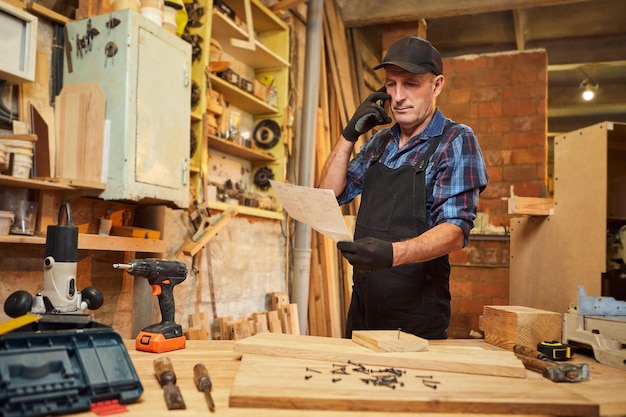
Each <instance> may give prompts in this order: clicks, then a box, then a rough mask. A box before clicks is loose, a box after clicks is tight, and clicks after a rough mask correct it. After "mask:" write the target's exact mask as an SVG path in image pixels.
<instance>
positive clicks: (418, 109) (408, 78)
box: [385, 65, 444, 130]
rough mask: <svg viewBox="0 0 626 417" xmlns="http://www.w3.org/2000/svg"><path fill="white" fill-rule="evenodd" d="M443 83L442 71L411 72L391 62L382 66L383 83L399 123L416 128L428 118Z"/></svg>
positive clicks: (403, 126) (402, 125)
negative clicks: (438, 73) (435, 72)
mask: <svg viewBox="0 0 626 417" xmlns="http://www.w3.org/2000/svg"><path fill="white" fill-rule="evenodd" d="M443 83H444V81H443V76H442V75H435V74H433V73H426V74H413V73H411V72H407V71H404V70H403V69H401V68H398V67H396V66H393V65H389V66H387V67H385V87H386V88H387V93H388V94H389V95H390V96H391V103H390V107H391V111H392V112H393V116H394V118H395V119H396V121H397V122H398V124H400V127H402V128H403V129H409V130H412V129H418V128H420V127H424V126H425V125H426V124H427V123H428V122H429V121H430V116H431V115H432V113H433V112H434V111H435V98H436V97H437V96H438V95H439V93H440V92H441V88H442V87H443Z"/></svg>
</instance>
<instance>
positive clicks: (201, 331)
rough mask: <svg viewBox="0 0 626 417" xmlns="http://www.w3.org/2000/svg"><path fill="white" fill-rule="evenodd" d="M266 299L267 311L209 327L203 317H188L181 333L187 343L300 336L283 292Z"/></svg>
mask: <svg viewBox="0 0 626 417" xmlns="http://www.w3.org/2000/svg"><path fill="white" fill-rule="evenodd" d="M268 296H269V298H270V304H271V307H270V308H271V309H270V310H268V311H263V312H255V313H253V314H252V315H250V316H249V317H247V318H238V319H235V318H233V317H232V316H227V317H217V318H215V319H214V320H213V323H212V324H209V320H208V319H207V317H206V314H204V313H198V314H192V315H190V316H189V327H188V328H186V329H184V330H183V333H184V334H185V337H187V339H189V340H207V339H212V340H241V339H245V338H247V337H250V336H253V335H255V334H257V333H263V332H271V333H286V334H300V322H299V320H298V305H297V304H295V303H290V302H289V295H287V293H286V292H282V291H278V292H272V293H269V294H268Z"/></svg>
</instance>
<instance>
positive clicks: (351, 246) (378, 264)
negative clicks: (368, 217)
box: [337, 237, 393, 272]
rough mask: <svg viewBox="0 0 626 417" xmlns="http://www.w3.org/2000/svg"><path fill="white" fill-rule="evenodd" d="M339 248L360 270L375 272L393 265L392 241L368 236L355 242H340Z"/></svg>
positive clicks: (355, 267)
mask: <svg viewBox="0 0 626 417" xmlns="http://www.w3.org/2000/svg"><path fill="white" fill-rule="evenodd" d="M337 248H338V249H339V250H340V251H341V254H342V255H343V256H344V257H345V258H346V259H347V260H348V262H350V263H351V264H352V265H353V266H354V269H356V270H357V271H359V272H373V271H377V270H379V269H383V268H391V266H392V265H393V245H392V244H391V242H386V241H384V240H380V239H376V238H373V237H366V238H364V239H359V240H356V241H354V242H338V243H337Z"/></svg>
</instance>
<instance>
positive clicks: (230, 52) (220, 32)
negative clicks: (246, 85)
mask: <svg viewBox="0 0 626 417" xmlns="http://www.w3.org/2000/svg"><path fill="white" fill-rule="evenodd" d="M222 3H223V4H224V5H225V6H226V7H227V8H230V10H232V12H233V13H234V15H235V19H232V18H231V17H229V16H227V15H226V14H224V13H223V12H222V11H220V10H218V8H214V7H213V1H212V0H208V1H207V2H206V5H205V7H206V10H207V13H206V14H207V16H209V19H207V22H206V24H205V27H204V28H203V29H202V33H203V34H205V36H206V37H205V47H204V49H206V50H208V48H209V44H210V41H211V38H213V39H215V40H216V41H217V42H218V43H219V45H220V46H221V48H222V49H223V53H224V54H225V55H227V56H228V60H229V61H231V60H232V61H234V62H231V66H234V67H236V68H242V67H245V68H246V71H247V72H246V73H245V74H238V75H239V76H240V77H244V78H246V79H248V80H249V81H251V82H252V81H253V79H250V75H251V74H252V73H254V74H255V75H258V74H261V73H265V74H268V73H269V74H271V78H272V79H273V84H272V86H273V87H274V88H275V89H276V92H277V96H276V99H275V101H274V102H273V103H272V104H269V103H268V101H267V100H263V99H262V98H259V97H258V96H256V95H254V94H251V93H249V92H248V91H245V90H243V89H242V88H240V87H239V86H238V85H234V84H231V83H230V82H228V81H226V80H225V79H223V78H221V77H220V76H218V75H217V74H216V73H209V74H208V76H205V75H204V74H199V73H198V72H196V68H195V67H194V72H193V73H194V80H196V82H197V83H198V84H200V85H201V86H202V87H203V88H204V89H205V90H206V89H208V88H209V87H210V88H211V89H212V90H214V91H216V92H218V93H220V94H221V95H222V98H223V99H224V101H225V102H226V103H227V104H228V106H230V107H231V108H234V109H236V111H241V112H244V113H246V114H247V115H248V117H249V116H251V117H252V119H253V121H254V124H255V125H256V124H258V123H259V122H260V121H262V120H266V119H271V120H273V121H275V122H276V123H278V125H279V126H284V123H285V113H286V110H287V105H288V93H289V91H288V90H289V67H290V62H289V58H290V57H289V37H290V33H289V27H288V26H287V25H286V24H285V23H284V22H283V21H282V20H280V18H278V17H277V16H276V15H275V14H274V13H273V12H272V11H271V10H269V9H268V8H267V7H266V6H265V5H263V3H261V2H260V1H259V0H222ZM251 35H252V36H251ZM203 58H206V61H203V63H204V68H205V69H206V68H209V56H205V57H203ZM233 64H234V65H233ZM202 83H204V85H202ZM203 91H204V90H203ZM203 99H204V105H205V106H206V98H204V97H203ZM196 112H198V111H196ZM203 127H205V126H203ZM205 128H206V127H205ZM249 136H250V138H252V139H253V132H250V135H249ZM202 137H203V140H204V141H205V146H206V147H207V149H208V154H207V155H206V161H205V162H208V157H209V155H210V154H211V153H212V152H216V151H217V152H219V153H220V157H221V156H222V155H226V158H228V157H233V158H235V159H240V160H244V161H247V163H249V164H250V168H251V170H252V175H254V172H256V171H257V170H258V169H260V168H269V169H271V170H272V172H273V174H274V179H275V180H278V181H283V180H284V177H285V174H284V171H285V159H286V155H285V143H284V138H282V137H281V139H280V140H279V142H278V144H276V145H275V146H273V147H272V148H271V149H262V148H259V147H257V146H256V144H255V143H254V140H252V147H250V148H248V147H244V146H241V145H239V144H237V143H234V142H232V141H229V140H226V139H224V138H222V137H218V136H216V135H208V134H206V133H205V134H204V135H203V136H202ZM201 171H202V173H203V174H204V175H206V174H207V170H206V167H204V166H203V167H202V168H201ZM208 175H209V178H206V177H205V181H208V180H210V174H208ZM252 191H256V192H261V193H271V190H268V191H263V190H260V189H259V188H258V187H256V186H253V190H252ZM207 203H208V205H209V207H210V208H211V209H215V210H225V209H226V208H228V207H230V206H231V205H230V204H227V203H223V202H220V201H208V202H207ZM238 211H239V213H240V214H247V215H251V216H257V217H264V218H276V219H282V218H283V215H282V213H281V211H282V208H281V207H280V205H278V208H277V211H275V212H273V211H268V210H262V209H257V208H252V207H244V206H238Z"/></svg>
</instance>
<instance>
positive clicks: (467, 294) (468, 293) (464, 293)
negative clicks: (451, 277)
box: [450, 281, 473, 298]
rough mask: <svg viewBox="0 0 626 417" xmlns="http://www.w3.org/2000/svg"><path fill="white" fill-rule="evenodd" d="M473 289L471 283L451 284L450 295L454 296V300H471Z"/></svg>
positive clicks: (455, 282)
mask: <svg viewBox="0 0 626 417" xmlns="http://www.w3.org/2000/svg"><path fill="white" fill-rule="evenodd" d="M472 288H473V286H472V283H471V282H459V281H452V282H450V294H452V298H471V297H472Z"/></svg>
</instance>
